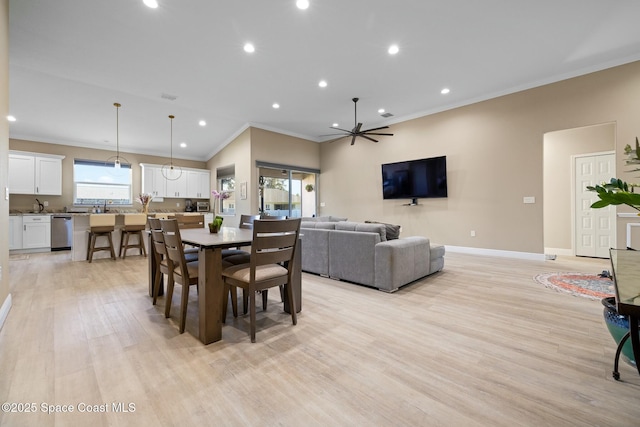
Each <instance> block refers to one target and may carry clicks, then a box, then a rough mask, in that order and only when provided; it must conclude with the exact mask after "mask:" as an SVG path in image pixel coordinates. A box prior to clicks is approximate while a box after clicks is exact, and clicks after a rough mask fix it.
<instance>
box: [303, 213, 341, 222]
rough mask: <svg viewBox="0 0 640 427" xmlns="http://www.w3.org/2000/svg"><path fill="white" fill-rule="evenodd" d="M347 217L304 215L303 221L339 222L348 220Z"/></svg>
mask: <svg viewBox="0 0 640 427" xmlns="http://www.w3.org/2000/svg"><path fill="white" fill-rule="evenodd" d="M346 220H347V218H342V217H339V216H333V215H325V216H304V217H302V221H303V222H305V221H318V222H339V221H346Z"/></svg>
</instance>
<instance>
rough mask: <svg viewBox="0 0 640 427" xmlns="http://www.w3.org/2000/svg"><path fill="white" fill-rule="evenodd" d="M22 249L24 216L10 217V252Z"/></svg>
mask: <svg viewBox="0 0 640 427" xmlns="http://www.w3.org/2000/svg"><path fill="white" fill-rule="evenodd" d="M14 249H22V216H21V215H9V250H14Z"/></svg>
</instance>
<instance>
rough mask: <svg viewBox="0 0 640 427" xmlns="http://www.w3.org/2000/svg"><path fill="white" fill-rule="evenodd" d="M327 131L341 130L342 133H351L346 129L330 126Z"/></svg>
mask: <svg viewBox="0 0 640 427" xmlns="http://www.w3.org/2000/svg"><path fill="white" fill-rule="evenodd" d="M329 129H335V130H341V131H343V132H347V133H351V131H350V130H347V129H340V128H335V127H333V126H331V127H330V128H329Z"/></svg>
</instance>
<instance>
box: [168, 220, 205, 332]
mask: <svg viewBox="0 0 640 427" xmlns="http://www.w3.org/2000/svg"><path fill="white" fill-rule="evenodd" d="M160 225H161V227H162V237H163V238H164V246H165V248H166V251H167V271H168V274H167V277H168V281H167V296H166V305H165V309H164V315H165V317H167V318H169V317H170V315H171V300H172V299H173V287H174V284H175V283H178V284H180V285H182V297H181V299H180V333H183V332H184V329H185V324H186V320H187V303H188V301H189V288H190V287H191V286H192V285H196V286H197V285H198V261H192V262H187V260H186V258H185V252H184V246H183V245H182V239H181V238H180V228H179V226H178V221H177V220H175V219H163V220H160Z"/></svg>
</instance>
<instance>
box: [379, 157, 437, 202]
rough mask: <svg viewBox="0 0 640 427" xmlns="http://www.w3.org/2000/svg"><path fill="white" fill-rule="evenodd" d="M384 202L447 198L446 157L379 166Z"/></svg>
mask: <svg viewBox="0 0 640 427" xmlns="http://www.w3.org/2000/svg"><path fill="white" fill-rule="evenodd" d="M382 197H383V198H384V199H412V200H413V203H414V204H416V203H417V199H427V198H432V197H447V157H446V156H440V157H430V158H427V159H419V160H408V161H405V162H396V163H386V164H383V165H382Z"/></svg>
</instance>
